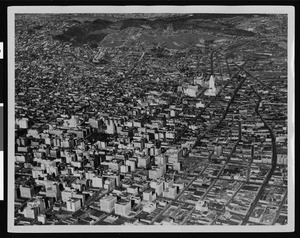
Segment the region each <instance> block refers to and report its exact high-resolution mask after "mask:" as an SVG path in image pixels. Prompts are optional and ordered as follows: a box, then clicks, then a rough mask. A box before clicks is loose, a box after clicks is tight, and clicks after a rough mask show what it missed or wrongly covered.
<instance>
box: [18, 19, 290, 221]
mask: <svg viewBox="0 0 300 238" xmlns="http://www.w3.org/2000/svg"><path fill="white" fill-rule="evenodd" d="M219 15H220V16H213V14H207V15H205V14H199V15H197V14H190V15H185V14H178V15H172V14H168V15H163V14H162V15H160V14H154V15H151V14H147V16H144V15H143V14H137V15H135V14H127V15H122V14H119V15H118V17H117V16H114V14H107V15H105V14H102V15H101V14H98V15H97V14H61V15H59V14H20V15H16V21H15V49H16V53H15V160H14V161H15V162H14V163H15V176H14V177H15V188H14V191H15V200H14V202H15V224H16V225H285V224H286V223H287V222H288V221H287V160H288V158H287V52H286V51H287V49H286V48H287V46H286V45H287V42H286V41H287V32H286V31H287V23H286V22H287V19H286V18H287V17H286V16H285V15H266V14H264V15H251V14H248V15H247V16H245V15H238V14H237V15H233V14H231V15H228V16H226V15H224V14H223V15H221V14H219ZM122 16H123V17H122Z"/></svg>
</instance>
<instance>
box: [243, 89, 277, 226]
mask: <svg viewBox="0 0 300 238" xmlns="http://www.w3.org/2000/svg"><path fill="white" fill-rule="evenodd" d="M252 90H253V92H254V93H255V94H256V96H257V97H258V101H257V103H256V106H255V112H256V114H257V115H258V116H259V117H260V119H261V120H262V122H263V123H264V125H265V126H266V127H267V129H268V131H269V133H270V135H271V139H272V167H271V169H270V171H269V173H268V174H267V176H266V179H265V180H264V182H263V184H262V186H261V187H260V189H259V191H258V193H257V195H256V197H255V199H254V201H253V202H252V203H251V206H250V208H249V210H248V212H247V214H246V216H245V218H244V219H243V222H242V225H245V224H246V223H247V222H248V220H249V217H250V216H251V214H252V212H253V210H254V208H255V207H256V205H257V203H258V201H259V199H260V197H261V196H262V194H263V192H264V191H265V189H266V187H267V185H268V183H269V180H270V179H271V177H272V175H273V173H274V171H275V169H276V166H277V151H276V137H275V135H274V133H273V130H272V129H271V127H270V126H269V125H268V124H267V123H266V121H265V120H264V118H263V117H262V115H261V114H260V112H259V104H260V102H261V96H260V95H259V94H258V93H257V91H256V90H255V89H254V88H253V87H252Z"/></svg>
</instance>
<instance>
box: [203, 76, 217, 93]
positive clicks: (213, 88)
mask: <svg viewBox="0 0 300 238" xmlns="http://www.w3.org/2000/svg"><path fill="white" fill-rule="evenodd" d="M204 94H205V95H206V96H216V94H217V89H216V86H215V77H214V76H213V75H211V76H210V78H209V86H208V90H206V91H205V93H204Z"/></svg>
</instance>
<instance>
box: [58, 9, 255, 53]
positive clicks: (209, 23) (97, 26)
mask: <svg viewBox="0 0 300 238" xmlns="http://www.w3.org/2000/svg"><path fill="white" fill-rule="evenodd" d="M253 16H254V15H253V14H186V15H176V16H170V15H168V16H166V17H163V16H161V17H158V18H154V19H153V18H141V17H140V18H126V19H121V20H106V19H103V18H98V19H95V20H85V21H84V22H80V21H77V20H74V21H73V23H74V24H75V25H74V26H72V27H70V28H68V29H66V30H65V31H64V32H63V33H62V34H60V35H55V36H53V38H54V39H56V40H60V41H72V43H74V44H82V43H91V42H93V43H99V42H100V41H102V40H103V39H104V38H105V37H106V36H107V35H109V34H118V32H121V31H124V30H126V29H129V28H132V27H134V28H141V29H145V28H147V29H152V30H157V29H168V28H171V29H172V31H178V30H192V29H203V30H205V31H208V32H209V31H212V32H216V31H217V32H222V33H224V34H228V35H233V36H255V33H254V32H252V31H247V30H243V29H239V28H236V27H235V26H234V24H232V23H226V24H222V23H220V21H219V20H220V19H221V18H223V19H225V18H226V19H230V18H233V19H234V18H236V17H242V18H251V17H253ZM76 18H78V15H77V16H76ZM69 20H70V17H69ZM114 36H117V35H114ZM115 45H116V46H117V44H115ZM167 45H168V44H167ZM175 45H176V44H175ZM171 48H172V47H171Z"/></svg>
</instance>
